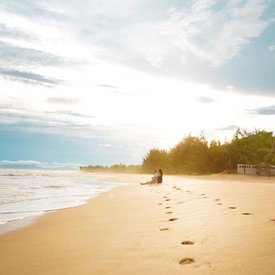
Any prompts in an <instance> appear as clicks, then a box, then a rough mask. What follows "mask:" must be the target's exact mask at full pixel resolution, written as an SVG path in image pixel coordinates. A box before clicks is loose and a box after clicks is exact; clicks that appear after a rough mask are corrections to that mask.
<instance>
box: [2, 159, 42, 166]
mask: <svg viewBox="0 0 275 275" xmlns="http://www.w3.org/2000/svg"><path fill="white" fill-rule="evenodd" d="M7 164H17V165H18V164H20V165H36V166H40V165H41V162H40V161H35V160H17V161H11V160H1V161H0V165H7Z"/></svg>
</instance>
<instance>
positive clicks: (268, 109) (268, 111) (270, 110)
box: [248, 105, 275, 116]
mask: <svg viewBox="0 0 275 275" xmlns="http://www.w3.org/2000/svg"><path fill="white" fill-rule="evenodd" d="M248 112H249V113H252V114H257V115H266V116H272V115H275V105H271V106H265V107H260V108H256V109H251V110H248Z"/></svg>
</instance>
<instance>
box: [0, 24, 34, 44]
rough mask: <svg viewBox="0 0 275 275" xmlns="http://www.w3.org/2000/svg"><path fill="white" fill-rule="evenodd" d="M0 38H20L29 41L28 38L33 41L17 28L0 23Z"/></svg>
mask: <svg viewBox="0 0 275 275" xmlns="http://www.w3.org/2000/svg"><path fill="white" fill-rule="evenodd" d="M0 37H5V38H17V39H18V38H20V39H25V40H29V39H30V38H32V39H33V37H32V36H31V35H30V34H29V33H27V32H24V31H22V30H20V29H19V28H11V27H9V26H7V25H6V24H3V23H0ZM2 45H3V44H2Z"/></svg>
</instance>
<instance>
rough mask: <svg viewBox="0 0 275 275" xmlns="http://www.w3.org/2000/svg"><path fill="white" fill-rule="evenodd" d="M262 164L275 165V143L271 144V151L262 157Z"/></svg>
mask: <svg viewBox="0 0 275 275" xmlns="http://www.w3.org/2000/svg"><path fill="white" fill-rule="evenodd" d="M264 162H266V163H268V164H275V141H273V142H272V146H271V149H270V150H269V152H268V154H267V155H265V157H264Z"/></svg>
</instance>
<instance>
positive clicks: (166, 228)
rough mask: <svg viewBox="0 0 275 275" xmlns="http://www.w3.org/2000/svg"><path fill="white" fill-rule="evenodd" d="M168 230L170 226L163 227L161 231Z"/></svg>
mask: <svg viewBox="0 0 275 275" xmlns="http://www.w3.org/2000/svg"><path fill="white" fill-rule="evenodd" d="M167 230H169V228H168V227H165V228H161V229H160V230H159V231H167Z"/></svg>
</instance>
